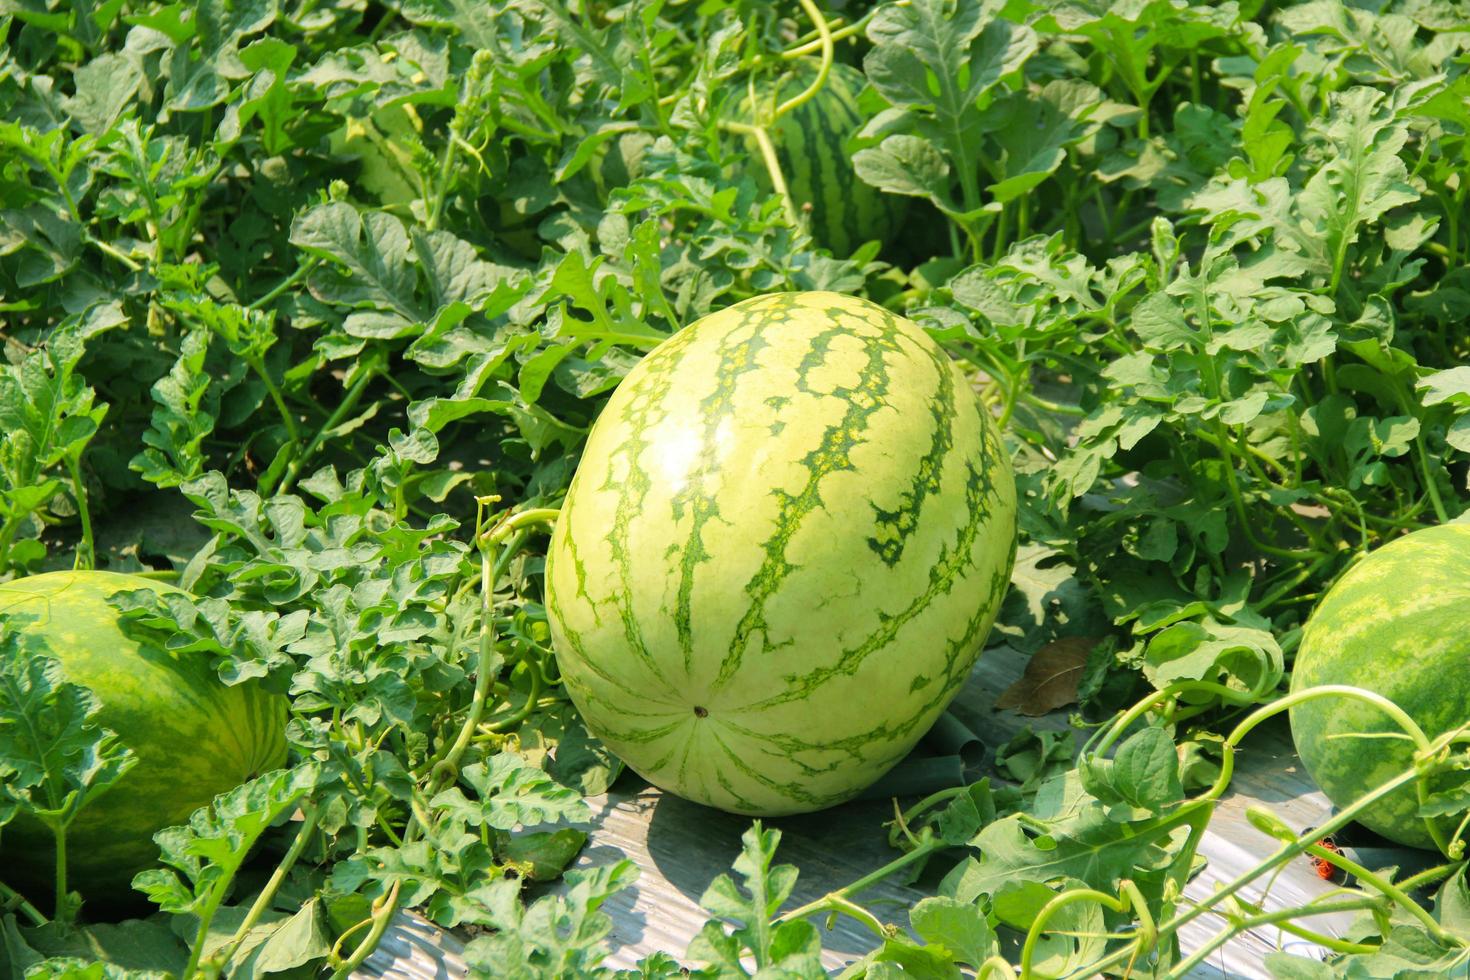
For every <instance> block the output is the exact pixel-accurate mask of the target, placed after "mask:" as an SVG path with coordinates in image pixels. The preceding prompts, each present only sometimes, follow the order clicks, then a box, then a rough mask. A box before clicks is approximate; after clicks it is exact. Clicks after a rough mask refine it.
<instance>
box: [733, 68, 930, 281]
mask: <svg viewBox="0 0 1470 980" xmlns="http://www.w3.org/2000/svg"><path fill="white" fill-rule="evenodd" d="M817 68H818V66H817V63H816V62H814V61H810V60H804V61H801V62H799V63H798V64H797V66H796V68H795V69H794V70H793V71H792V72H791V73H790V74H788V75H787V76H786V78H785V79H783V81H782V83H781V85H780V86H779V90H780V93H781V95H780V100H781V101H784V100H786V99H789V98H791V97H792V96H793V95H796V94H797V93H799V92H801V91H802V90H804V89H805V88H806V87H807V86H808V85H810V84H811V82H812V80H813V79H815V78H816V75H817ZM865 82H866V79H865V78H864V77H863V73H862V72H860V71H858V70H857V69H856V68H853V67H851V66H850V65H844V64H834V65H833V66H832V69H831V71H829V72H828V73H827V81H826V83H825V84H824V85H823V86H822V89H821V91H819V92H818V93H817V94H816V95H815V96H813V97H812V98H811V99H809V100H807V101H806V102H804V103H802V104H801V105H799V106H797V107H796V108H795V109H793V110H792V111H791V112H788V113H787V114H786V115H784V116H782V117H781V118H780V119H778V120H777V121H776V125H775V126H774V127H773V128H772V130H771V142H772V143H773V144H775V147H776V156H777V158H778V159H779V160H780V161H781V172H782V174H783V175H784V176H785V178H786V185H787V189H788V190H789V191H790V192H791V199H792V202H793V203H794V204H795V205H796V206H797V207H799V208H801V209H802V211H803V212H805V214H806V216H807V220H808V222H809V223H810V228H811V233H812V238H813V239H814V240H815V241H816V242H817V244H818V245H822V246H824V247H826V248H828V249H830V250H831V252H832V254H833V255H837V256H840V257H846V256H848V255H851V254H852V252H853V250H854V249H856V248H857V247H858V246H859V245H861V244H863V243H864V242H867V241H872V240H873V239H877V240H878V241H881V242H884V243H887V242H889V241H891V240H892V239H893V236H894V234H895V233H896V232H897V231H898V228H899V225H900V223H901V222H902V221H903V216H904V212H905V211H906V210H907V208H908V198H905V197H900V196H898V195H896V194H884V193H883V192H882V191H880V190H878V188H876V187H874V186H872V185H871V184H865V183H863V182H862V181H861V180H859V179H858V176H857V172H856V171H855V170H854V169H853V166H852V157H851V156H850V155H848V152H847V148H846V144H847V141H848V140H849V139H851V138H852V136H853V135H854V134H855V133H856V132H857V131H858V130H859V129H861V128H862V127H863V125H864V124H865V123H866V122H867V121H868V120H867V116H866V115H865V114H864V113H863V111H862V109H861V107H860V106H859V104H858V93H859V92H861V91H862V88H863V85H864V84H865ZM768 108H769V107H768ZM746 112H747V114H749V106H748V104H747V106H746ZM747 149H748V150H749V152H750V163H749V166H750V167H752V168H753V170H752V173H754V174H755V176H756V179H757V180H758V181H759V182H760V183H761V184H762V186H766V187H769V186H770V182H769V177H768V175H767V171H766V168H765V166H764V165H763V163H762V162H761V156H760V151H759V149H758V148H757V147H756V145H755V143H754V141H751V142H750V143H749V145H748V147H747Z"/></svg>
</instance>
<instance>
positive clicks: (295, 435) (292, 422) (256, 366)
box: [245, 357, 301, 443]
mask: <svg viewBox="0 0 1470 980" xmlns="http://www.w3.org/2000/svg"><path fill="white" fill-rule="evenodd" d="M245 363H247V364H249V365H250V367H251V369H252V370H254V371H255V373H256V374H258V375H259V376H260V380H261V381H262V382H263V383H264V384H265V390H266V391H267V392H269V393H270V396H271V401H273V402H275V403H276V411H277V412H279V413H280V415H281V423H282V424H283V425H285V427H286V435H288V436H290V438H291V441H292V442H294V443H299V442H300V441H301V433H300V431H299V430H298V429H297V428H296V419H295V418H293V417H292V415H291V410H290V409H288V408H287V407H286V399H285V398H283V397H282V396H281V389H280V388H278V387H276V382H275V379H274V378H272V377H271V374H270V372H269V371H267V370H266V367H265V362H264V361H262V360H261V359H260V358H258V357H249V358H246V359H245Z"/></svg>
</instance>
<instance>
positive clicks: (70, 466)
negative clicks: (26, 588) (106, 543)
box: [66, 453, 97, 569]
mask: <svg viewBox="0 0 1470 980" xmlns="http://www.w3.org/2000/svg"><path fill="white" fill-rule="evenodd" d="M66 469H67V472H68V473H70V474H71V486H72V493H73V494H74V495H75V496H76V498H77V517H78V518H79V519H80V520H81V522H82V540H81V543H80V544H78V545H77V556H76V561H75V562H74V564H73V566H72V567H73V568H78V569H85V568H93V567H95V566H96V564H97V550H96V547H95V546H94V545H93V543H92V515H91V512H90V510H89V509H88V507H87V490H86V487H84V486H83V485H82V468H81V467H80V466H78V465H77V458H76V456H74V455H73V454H71V453H67V454H66Z"/></svg>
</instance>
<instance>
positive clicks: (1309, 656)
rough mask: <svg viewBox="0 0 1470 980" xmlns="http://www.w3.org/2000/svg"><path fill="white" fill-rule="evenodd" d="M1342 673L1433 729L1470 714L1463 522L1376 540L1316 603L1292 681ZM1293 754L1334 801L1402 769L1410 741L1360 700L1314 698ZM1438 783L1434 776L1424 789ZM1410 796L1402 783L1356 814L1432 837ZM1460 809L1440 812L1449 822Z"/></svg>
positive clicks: (1468, 560)
mask: <svg viewBox="0 0 1470 980" xmlns="http://www.w3.org/2000/svg"><path fill="white" fill-rule="evenodd" d="M1318 684H1350V685H1352V686H1354V687H1361V688H1365V689H1367V690H1370V691H1375V692H1377V693H1378V694H1381V695H1383V696H1384V697H1386V698H1388V699H1389V700H1390V701H1392V702H1394V703H1395V704H1397V705H1398V706H1399V707H1400V708H1402V709H1404V711H1405V712H1407V713H1408V715H1409V716H1410V717H1411V718H1413V719H1414V721H1415V722H1417V723H1418V724H1419V725H1420V727H1422V728H1423V729H1424V733H1425V734H1426V735H1428V736H1429V737H1430V738H1434V737H1435V736H1436V735H1440V734H1443V733H1444V732H1446V731H1449V730H1450V729H1452V728H1457V727H1459V726H1460V725H1463V724H1465V723H1466V722H1467V721H1470V525H1464V524H1449V525H1445V526H1442V527H1434V528H1426V529H1424V530H1421V531H1415V532H1414V533H1412V534H1409V535H1406V536H1404V537H1402V538H1399V539H1398V540H1396V541H1394V542H1392V543H1391V544H1388V545H1385V546H1384V547H1382V548H1379V549H1378V550H1377V551H1375V552H1373V553H1372V554H1370V555H1368V556H1367V557H1366V558H1364V559H1363V560H1362V561H1360V562H1359V563H1358V564H1357V565H1355V566H1353V567H1352V568H1351V569H1349V570H1348V572H1347V574H1345V575H1343V577H1342V578H1341V579H1339V580H1338V581H1337V582H1336V583H1335V584H1334V585H1333V586H1332V588H1331V589H1329V590H1328V591H1327V594H1326V595H1325V596H1323V597H1322V601H1321V603H1320V604H1318V606H1317V608H1316V609H1315V610H1314V611H1313V612H1312V615H1311V618H1310V619H1309V620H1308V621H1307V625H1306V629H1305V630H1304V631H1303V633H1302V641H1301V646H1300V648H1299V649H1298V651H1297V655H1296V664H1295V667H1294V668H1293V673H1292V679H1291V689H1292V690H1293V691H1300V690H1303V689H1305V688H1308V687H1312V686H1315V685H1318ZM1290 710H1291V734H1292V739H1293V740H1294V741H1295V742H1296V749H1297V753H1298V754H1299V755H1300V756H1301V757H1302V762H1303V763H1304V764H1305V765H1306V767H1307V772H1309V773H1310V774H1311V776H1312V778H1313V779H1314V780H1316V782H1317V785H1318V786H1320V787H1321V788H1322V792H1323V793H1325V794H1327V798H1328V799H1330V800H1331V801H1332V802H1333V803H1335V804H1337V805H1338V806H1339V807H1345V806H1347V805H1348V804H1350V803H1352V802H1353V801H1354V800H1356V799H1358V798H1359V797H1361V796H1362V795H1363V794H1364V793H1366V792H1368V791H1369V790H1372V789H1374V788H1375V787H1377V786H1380V785H1382V784H1383V783H1384V782H1386V781H1387V780H1389V779H1392V778H1393V777H1394V776H1395V775H1397V774H1399V773H1401V772H1403V771H1404V770H1405V769H1407V768H1408V767H1409V766H1410V765H1411V764H1412V763H1411V760H1412V755H1413V749H1412V747H1411V746H1410V745H1409V743H1407V742H1406V741H1404V740H1403V739H1401V738H1361V737H1355V736H1360V735H1363V734H1365V733H1372V732H1389V733H1394V734H1397V733H1399V732H1400V731H1402V730H1401V729H1400V728H1399V727H1398V726H1397V725H1395V724H1394V723H1393V722H1392V721H1391V720H1390V719H1389V718H1387V717H1386V716H1385V715H1384V714H1383V712H1381V711H1379V710H1378V709H1376V708H1374V707H1372V706H1371V705H1368V704H1365V703H1364V702H1361V701H1353V700H1348V699H1346V698H1314V699H1312V700H1311V701H1307V702H1304V703H1302V704H1298V705H1295V706H1293V707H1292V708H1291V709H1290ZM1441 788H1443V786H1442V785H1434V786H1431V787H1430V789H1431V790H1435V789H1441ZM1417 809H1418V797H1417V793H1416V790H1415V788H1414V787H1413V786H1408V787H1405V788H1403V789H1401V790H1399V791H1398V792H1397V793H1395V794H1393V795H1392V796H1389V797H1387V798H1385V799H1384V800H1382V801H1380V802H1378V803H1376V804H1375V805H1374V806H1372V807H1371V808H1369V809H1368V810H1367V811H1366V812H1365V813H1364V815H1363V816H1362V817H1361V818H1360V819H1359V822H1360V823H1362V824H1364V825H1365V826H1367V827H1368V828H1370V829H1371V830H1374V831H1376V832H1378V833H1379V834H1382V835H1383V836H1384V837H1387V838H1388V839H1390V840H1393V841H1397V842H1399V843H1401V844H1407V845H1410V846H1413V847H1431V846H1433V843H1432V840H1431V838H1430V836H1429V832H1428V830H1427V829H1426V827H1425V824H1424V821H1423V819H1421V818H1420V817H1418V816H1417V815H1416V811H1417ZM1457 822H1458V820H1449V819H1447V820H1446V822H1445V824H1444V826H1445V829H1446V832H1447V833H1449V832H1452V831H1453V830H1454V827H1455V824H1456V823H1457Z"/></svg>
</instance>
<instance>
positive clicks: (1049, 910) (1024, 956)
mask: <svg viewBox="0 0 1470 980" xmlns="http://www.w3.org/2000/svg"><path fill="white" fill-rule="evenodd" d="M1078 902H1097V903H1098V904H1099V905H1103V906H1106V907H1107V908H1110V909H1112V910H1113V911H1114V912H1124V913H1126V912H1127V911H1128V903H1127V902H1125V901H1123V900H1122V899H1120V898H1115V897H1114V896H1112V895H1109V894H1108V893H1107V892H1100V891H1098V890H1097V889H1095V888H1072V889H1068V890H1067V891H1064V892H1062V893H1061V894H1060V895H1057V896H1056V897H1055V898H1053V899H1052V900H1051V901H1049V902H1047V903H1046V904H1045V905H1043V906H1042V907H1041V911H1040V912H1037V913H1036V918H1035V920H1034V921H1032V923H1031V928H1030V929H1028V930H1026V941H1025V942H1024V943H1023V944H1022V946H1021V976H1023V977H1030V976H1034V975H1035V974H1034V972H1033V971H1032V969H1031V961H1032V960H1033V959H1035V957H1036V944H1037V943H1038V942H1040V941H1041V936H1042V934H1043V933H1045V932H1046V924H1047V922H1048V921H1050V919H1051V917H1052V916H1053V915H1055V914H1056V913H1057V912H1060V911H1061V910H1062V909H1063V908H1065V907H1067V906H1068V905H1075V904H1076V903H1078ZM1142 938H1143V936H1142V933H1140V935H1139V937H1138V938H1136V939H1134V941H1133V942H1132V943H1130V944H1129V946H1130V947H1132V948H1133V950H1134V952H1135V953H1136V952H1137V950H1138V947H1139V944H1140V942H1141V940H1142ZM1126 948H1127V947H1125V949H1126Z"/></svg>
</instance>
